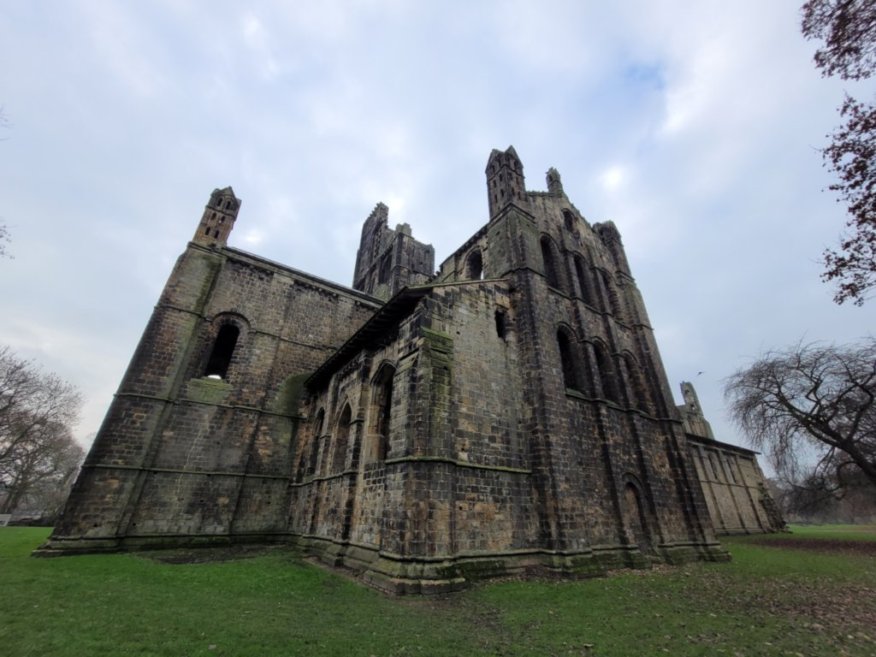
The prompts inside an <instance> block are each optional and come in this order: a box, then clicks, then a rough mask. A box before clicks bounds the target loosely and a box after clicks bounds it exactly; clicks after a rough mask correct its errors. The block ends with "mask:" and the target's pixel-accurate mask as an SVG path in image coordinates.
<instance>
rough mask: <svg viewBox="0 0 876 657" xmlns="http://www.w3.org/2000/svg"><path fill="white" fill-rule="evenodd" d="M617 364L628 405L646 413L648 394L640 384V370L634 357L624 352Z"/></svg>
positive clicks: (647, 409)
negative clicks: (625, 385) (621, 375)
mask: <svg viewBox="0 0 876 657" xmlns="http://www.w3.org/2000/svg"><path fill="white" fill-rule="evenodd" d="M618 363H619V365H620V370H621V372H622V374H623V378H624V380H625V381H626V384H627V387H626V390H627V400H628V402H629V405H630V406H632V407H635V408H638V409H639V410H640V411H645V412H648V411H649V410H650V406H649V404H648V393H647V392H646V390H645V385H644V383H643V382H642V368H641V367H639V364H638V362H636V358H635V356H633V354H631V353H630V352H628V351H625V352H623V353H622V354H620V356H619V357H618Z"/></svg>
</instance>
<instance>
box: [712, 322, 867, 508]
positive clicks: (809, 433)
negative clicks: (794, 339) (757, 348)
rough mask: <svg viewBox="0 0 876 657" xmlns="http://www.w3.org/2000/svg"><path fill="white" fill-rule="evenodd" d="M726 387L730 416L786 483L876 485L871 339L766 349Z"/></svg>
mask: <svg viewBox="0 0 876 657" xmlns="http://www.w3.org/2000/svg"><path fill="white" fill-rule="evenodd" d="M724 392H725V395H726V397H727V399H728V402H729V403H730V413H731V415H732V417H733V419H734V420H735V421H736V423H737V424H738V425H739V426H740V427H741V428H742V430H743V431H744V432H745V433H746V434H747V436H748V438H749V439H750V440H751V442H752V443H753V444H754V445H755V446H756V447H757V448H759V449H763V450H764V451H766V452H767V453H768V454H769V456H770V458H771V460H772V462H773V464H774V466H775V468H776V472H777V473H778V474H779V475H780V476H781V477H782V478H783V479H784V480H785V481H788V482H791V483H793V484H794V485H796V486H799V487H803V488H809V489H813V490H815V489H820V490H823V491H826V492H837V491H842V490H845V489H847V488H849V487H851V486H854V485H855V483H856V482H866V484H867V485H869V486H876V338H873V337H870V338H867V339H866V340H863V341H861V342H860V343H859V344H855V345H850V346H845V347H836V346H825V345H819V344H799V345H797V346H796V347H794V348H792V349H789V350H787V351H773V352H769V353H767V354H766V355H764V356H763V357H761V358H760V359H758V360H757V361H756V362H754V363H753V364H751V365H750V366H749V367H747V368H745V369H742V370H739V371H738V372H736V373H735V374H734V375H733V376H731V377H730V378H729V379H728V381H727V383H726V386H725V391H724ZM813 463H814V464H813Z"/></svg>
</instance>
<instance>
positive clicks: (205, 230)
mask: <svg viewBox="0 0 876 657" xmlns="http://www.w3.org/2000/svg"><path fill="white" fill-rule="evenodd" d="M209 234H210V227H209V226H204V235H209Z"/></svg>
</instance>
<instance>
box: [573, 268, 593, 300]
mask: <svg viewBox="0 0 876 657" xmlns="http://www.w3.org/2000/svg"><path fill="white" fill-rule="evenodd" d="M575 274H576V275H577V276H578V287H580V288H581V298H582V299H583V300H584V303H586V304H587V305H589V306H592V305H594V304H593V295H592V294H591V292H590V280H589V279H588V277H587V265H586V263H585V262H584V258H582V257H581V256H579V255H576V256H575Z"/></svg>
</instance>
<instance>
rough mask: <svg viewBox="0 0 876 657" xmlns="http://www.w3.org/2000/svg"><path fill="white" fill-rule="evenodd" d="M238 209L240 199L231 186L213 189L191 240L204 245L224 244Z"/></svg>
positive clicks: (232, 226)
mask: <svg viewBox="0 0 876 657" xmlns="http://www.w3.org/2000/svg"><path fill="white" fill-rule="evenodd" d="M239 211H240V199H239V198H237V197H236V196H235V195H234V190H233V189H231V187H226V188H225V189H214V190H213V193H212V194H210V201H209V202H208V203H207V205H206V206H205V207H204V214H203V216H202V217H201V223H199V224H198V228H197V230H195V235H194V237H192V241H193V242H196V243H198V244H203V245H204V246H217V245H219V246H225V244H226V243H227V242H228V236H229V235H230V234H231V229H232V228H234V222H235V221H236V220H237V213H238V212H239Z"/></svg>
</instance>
